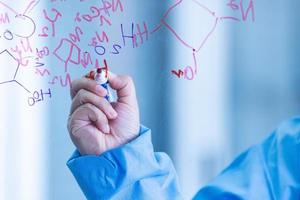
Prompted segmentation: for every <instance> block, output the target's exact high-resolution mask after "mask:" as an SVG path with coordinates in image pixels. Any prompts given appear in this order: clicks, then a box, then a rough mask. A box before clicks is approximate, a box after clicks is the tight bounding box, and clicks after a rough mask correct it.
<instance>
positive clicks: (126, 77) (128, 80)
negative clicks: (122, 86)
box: [123, 75, 133, 83]
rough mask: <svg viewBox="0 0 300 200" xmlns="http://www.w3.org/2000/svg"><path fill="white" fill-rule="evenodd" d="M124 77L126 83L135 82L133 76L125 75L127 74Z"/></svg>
mask: <svg viewBox="0 0 300 200" xmlns="http://www.w3.org/2000/svg"><path fill="white" fill-rule="evenodd" d="M123 79H124V81H125V82H126V83H133V79H132V77H131V76H127V75H125V76H123Z"/></svg>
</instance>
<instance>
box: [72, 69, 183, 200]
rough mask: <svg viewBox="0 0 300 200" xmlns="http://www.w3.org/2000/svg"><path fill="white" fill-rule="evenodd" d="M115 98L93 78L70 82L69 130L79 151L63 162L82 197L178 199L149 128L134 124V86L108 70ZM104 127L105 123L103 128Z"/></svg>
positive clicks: (168, 168)
mask: <svg viewBox="0 0 300 200" xmlns="http://www.w3.org/2000/svg"><path fill="white" fill-rule="evenodd" d="M110 86H111V87H112V88H113V89H115V90H116V91H117V95H118V99H117V101H116V102H113V103H111V104H110V103H108V102H107V101H106V100H105V99H104V97H105V95H106V92H105V91H103V90H102V89H101V88H97V85H96V83H95V82H94V81H91V80H88V79H81V80H77V81H75V82H73V83H72V88H71V97H72V99H73V102H72V107H71V112H70V117H69V123H68V129H69V133H70V136H71V139H72V141H73V143H74V144H75V146H76V147H77V149H78V151H76V152H75V153H74V155H73V156H72V157H71V159H70V160H69V161H68V162H67V165H68V167H69V168H70V170H71V172H72V173H73V175H74V177H75V179H76V180H77V182H78V184H79V186H80V187H81V189H82V191H83V192H84V194H85V196H86V197H87V199H90V200H98V199H181V197H180V193H179V187H178V184H177V175H176V172H175V170H174V167H173V164H172V162H171V160H170V159H169V157H168V156H167V155H166V154H164V153H154V151H153V147H152V143H151V133H150V130H149V129H147V128H145V127H141V128H140V127H139V126H140V125H139V116H138V115H139V114H138V106H137V100H136V97H135V91H134V85H133V82H132V80H131V79H130V78H128V77H124V76H116V75H113V74H110ZM107 126H108V127H107Z"/></svg>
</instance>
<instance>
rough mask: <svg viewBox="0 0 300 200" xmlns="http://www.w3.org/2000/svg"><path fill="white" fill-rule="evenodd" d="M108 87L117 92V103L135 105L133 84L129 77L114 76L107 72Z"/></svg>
mask: <svg viewBox="0 0 300 200" xmlns="http://www.w3.org/2000/svg"><path fill="white" fill-rule="evenodd" d="M109 85H110V87H111V88H113V89H114V90H116V91H117V95H118V102H122V103H126V104H130V105H132V104H133V103H134V104H135V103H137V100H136V93H135V88H134V83H133V80H132V78H131V77H129V76H120V75H115V74H113V73H111V72H109Z"/></svg>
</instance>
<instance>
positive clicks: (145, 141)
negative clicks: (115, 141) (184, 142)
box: [67, 126, 155, 199]
mask: <svg viewBox="0 0 300 200" xmlns="http://www.w3.org/2000/svg"><path fill="white" fill-rule="evenodd" d="M154 161H155V156H154V152H153V145H152V143H151V131H150V129H148V128H146V127H144V126H141V127H140V132H139V136H138V137H137V138H136V139H134V140H132V141H131V142H129V143H127V144H125V145H123V146H120V147H118V148H115V149H112V150H110V151H107V152H105V153H103V154H101V155H100V156H94V155H88V156H82V155H80V153H79V152H78V151H75V153H74V154H73V155H72V157H71V158H70V159H69V161H68V162H67V166H68V167H69V169H70V170H71V172H72V174H73V175H74V177H75V179H76V181H77V183H78V184H79V186H80V188H81V189H82V191H83V192H84V194H85V196H86V197H87V199H95V197H103V199H106V198H110V197H111V196H112V195H113V194H114V193H115V192H116V191H117V190H119V189H121V188H124V186H125V187H126V186H127V185H131V184H133V183H134V182H135V181H137V180H139V179H141V178H143V177H145V176H146V175H147V174H148V173H151V172H152V171H151V170H152V168H153V167H154V166H153V165H155V164H153V163H155V162H154Z"/></svg>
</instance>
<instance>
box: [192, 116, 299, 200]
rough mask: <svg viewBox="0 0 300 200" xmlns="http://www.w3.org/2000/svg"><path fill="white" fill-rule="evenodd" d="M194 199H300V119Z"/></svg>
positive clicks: (239, 160) (252, 150) (285, 125)
mask: <svg viewBox="0 0 300 200" xmlns="http://www.w3.org/2000/svg"><path fill="white" fill-rule="evenodd" d="M194 199H201V200H216V199H231V200H240V199H300V118H294V119H292V120H288V121H286V122H284V123H282V124H281V125H280V126H279V127H278V128H277V130H275V131H274V133H272V134H271V135H270V136H269V137H268V138H267V139H266V140H264V141H263V142H262V143H261V144H258V145H255V146H253V147H252V148H250V149H249V150H247V151H246V152H245V153H243V154H241V155H240V156H239V157H238V158H237V159H236V160H235V161H233V162H232V164H231V165H230V166H229V167H228V168H227V169H225V170H224V171H223V172H222V173H221V174H220V175H219V176H217V177H216V178H215V179H214V180H213V181H212V182H211V183H209V184H208V185H207V186H206V187H204V188H203V189H201V190H200V191H199V192H198V193H197V195H196V196H195V198H194Z"/></svg>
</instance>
